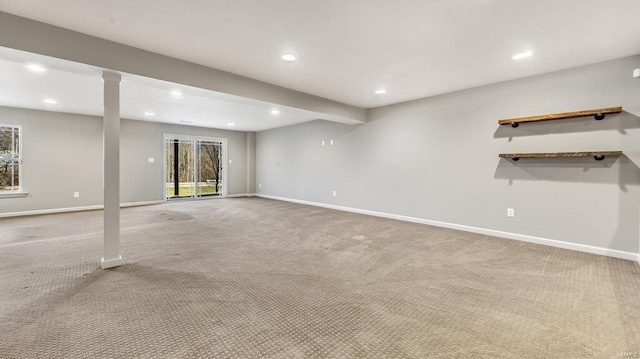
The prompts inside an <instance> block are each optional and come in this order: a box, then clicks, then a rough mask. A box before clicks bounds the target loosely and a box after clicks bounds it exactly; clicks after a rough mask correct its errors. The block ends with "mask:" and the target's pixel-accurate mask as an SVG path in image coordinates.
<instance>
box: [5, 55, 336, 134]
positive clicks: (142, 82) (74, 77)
mask: <svg viewBox="0 0 640 359" xmlns="http://www.w3.org/2000/svg"><path fill="white" fill-rule="evenodd" d="M34 64H36V65H39V66H42V67H44V68H45V69H46V70H47V71H46V72H41V73H38V72H33V71H31V70H29V69H28V68H26V67H25V66H26V65H34ZM120 88H121V93H120V96H121V117H122V118H127V119H133V120H143V121H152V122H164V123H175V124H181V125H190V126H201V127H211V128H222V129H228V130H236V131H262V130H267V129H271V128H276V127H281V126H287V125H292V124H296V123H301V122H306V121H312V120H316V119H327V120H332V118H330V117H328V116H326V115H323V114H319V113H315V112H310V111H304V110H300V109H294V108H289V107H284V106H275V105H272V104H269V103H265V102H260V101H255V100H250V99H246V98H241V97H237V96H231V95H227V94H222V93H217V92H213V91H209V90H203V89H198V88H193V87H188V86H183V85H176V84H173V83H170V82H165V81H160V80H156V79H150V78H146V77H141V76H136V75H131V74H123V77H122V82H121V86H120ZM173 91H179V92H180V93H181V94H182V95H181V96H175V95H172V94H171V93H172V92H173ZM102 94H103V89H102V78H101V69H98V68H95V67H92V66H88V65H84V64H78V63H75V62H71V61H66V60H60V59H55V58H51V57H46V56H42V55H37V54H31V53H27V52H23V51H17V50H13V49H8V48H3V47H0V106H10V107H19V108H29V109H36V110H46V111H55V112H66V113H77V114H84V115H94V116H102V115H103V112H102V109H103V104H102V101H103V100H102ZM45 100H55V102H57V103H56V104H51V103H46V102H45ZM274 110H277V111H276V112H277V113H273V112H274ZM0 122H1V119H0Z"/></svg>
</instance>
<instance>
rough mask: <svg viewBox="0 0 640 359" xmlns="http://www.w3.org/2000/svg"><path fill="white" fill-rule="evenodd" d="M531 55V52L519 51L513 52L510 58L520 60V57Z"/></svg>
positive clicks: (524, 57)
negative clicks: (517, 52)
mask: <svg viewBox="0 0 640 359" xmlns="http://www.w3.org/2000/svg"><path fill="white" fill-rule="evenodd" d="M531 55H533V52H531V51H525V52H521V53H519V54H515V55H513V56H511V58H512V59H513V60H521V59H526V58H527V57H531Z"/></svg>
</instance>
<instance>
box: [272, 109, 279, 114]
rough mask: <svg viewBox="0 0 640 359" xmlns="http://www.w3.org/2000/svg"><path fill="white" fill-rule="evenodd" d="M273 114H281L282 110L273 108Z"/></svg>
mask: <svg viewBox="0 0 640 359" xmlns="http://www.w3.org/2000/svg"><path fill="white" fill-rule="evenodd" d="M271 114H272V115H279V114H280V110H278V109H275V108H274V109H273V110H271Z"/></svg>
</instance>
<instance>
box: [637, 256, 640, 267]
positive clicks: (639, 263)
mask: <svg viewBox="0 0 640 359" xmlns="http://www.w3.org/2000/svg"><path fill="white" fill-rule="evenodd" d="M637 261H638V265H639V266H640V253H638V259H637Z"/></svg>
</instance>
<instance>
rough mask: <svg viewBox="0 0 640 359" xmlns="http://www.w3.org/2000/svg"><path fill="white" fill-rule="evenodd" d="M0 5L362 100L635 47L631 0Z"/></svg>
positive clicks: (399, 96) (638, 9)
mask: <svg viewBox="0 0 640 359" xmlns="http://www.w3.org/2000/svg"><path fill="white" fill-rule="evenodd" d="M0 11H5V12H8V13H12V14H16V15H19V16H24V17H27V18H30V19H34V20H37V21H41V22H45V23H49V24H53V25H57V26H60V27H64V28H68V29H71V30H75V31H79V32H83V33H86V34H89V35H94V36H97V37H101V38H104V39H108V40H112V41H116V42H119V43H123V44H127V45H131V46H135V47H138V48H141V49H145V50H149V51H153V52H157V53H160V54H164V55H168V56H172V57H175V58H179V59H183V60H187V61H191V62H195V63H198V64H202V65H206V66H210V67H214V68H217V69H221V70H225V71H229V72H233V73H237V74H240V75H244V76H247V77H251V78H255V79H258V80H262V81H266V82H270V83H273V84H277V85H281V86H284V87H288V88H291V89H295V90H299V91H303V92H307V93H310V94H314V95H317V96H322V97H325V98H329V99H333V100H337V101H341V102H344V103H348V104H352V105H356V106H360V107H366V108H372V107H377V106H381V105H386V104H391V103H397V102H402V101H407V100H411V99H416V98H421V97H427V96H433V95H437V94H442V93H447V92H451V91H455V90H460V89H465V88H470V87H475V86H480V85H485V84H489V83H495V82H500V81H505V80H510V79H515V78H521V77H526V76H530V75H535V74H540V73H545V72H551V71H555V70H560V69H565V68H570V67H575V66H580V65H585V64H590V63H595V62H599V61H604V60H608V59H612V58H618V57H623V56H628V55H634V54H638V53H640V21H638V19H637V16H638V14H639V13H640V1H637V0H607V1H603V0H563V1H557V0H536V1H531V0H430V1H425V0H403V1H388V0H350V1H344V0H323V1H316V0H272V1H264V0H236V1H228V0H212V1H201V0H183V1H174V0H136V1H130V0H109V1H104V0H64V1H51V0H0ZM524 51H533V53H534V54H533V56H532V57H530V58H528V59H523V60H520V61H514V60H512V59H511V57H512V55H513V54H516V53H520V52H524ZM285 53H291V54H294V55H295V56H297V61H294V62H285V61H283V60H282V59H281V56H282V55H283V54H285ZM382 88H384V89H386V91H387V93H386V94H384V95H375V94H374V91H376V90H378V89H382Z"/></svg>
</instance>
